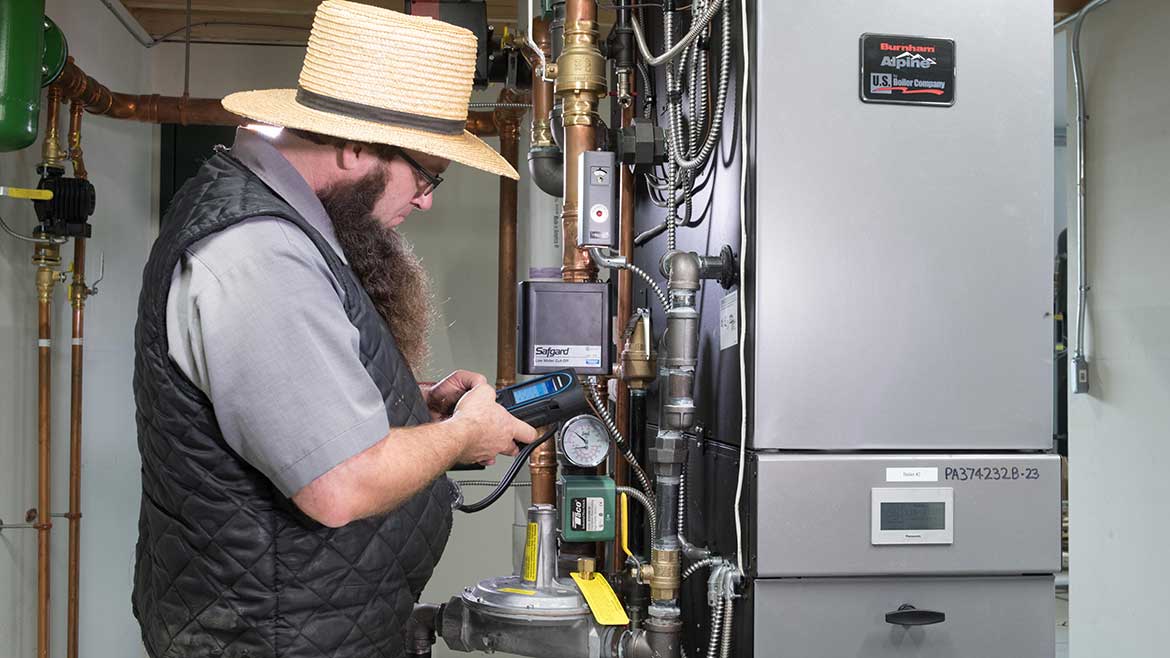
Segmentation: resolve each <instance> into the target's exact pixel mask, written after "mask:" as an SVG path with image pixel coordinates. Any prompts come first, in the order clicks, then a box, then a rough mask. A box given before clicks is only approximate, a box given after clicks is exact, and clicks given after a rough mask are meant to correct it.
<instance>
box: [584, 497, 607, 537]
mask: <svg viewBox="0 0 1170 658" xmlns="http://www.w3.org/2000/svg"><path fill="white" fill-rule="evenodd" d="M602 530H605V499H604V498H586V499H585V531H586V532H601V531H602Z"/></svg>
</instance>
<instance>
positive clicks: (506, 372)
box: [494, 89, 525, 388]
mask: <svg viewBox="0 0 1170 658" xmlns="http://www.w3.org/2000/svg"><path fill="white" fill-rule="evenodd" d="M499 100H500V102H501V103H511V102H519V101H523V100H525V98H524V96H523V95H521V94H518V93H516V92H514V91H512V90H509V89H505V90H503V91H501V92H500V98H499ZM494 114H495V124H496V128H497V131H498V132H499V134H500V154H501V155H503V156H504V159H505V160H507V161H508V163H509V164H511V165H512V167H513V168H516V167H519V163H520V122H521V119H522V118H523V116H524V115H523V113H522V112H518V111H516V110H508V109H497V110H496V111H495V112H494ZM517 197H518V186H517V184H516V181H514V180H512V179H511V178H508V177H507V176H500V243H499V250H500V262H499V267H498V269H497V272H498V275H497V282H496V283H497V292H496V294H497V299H498V303H499V304H498V306H499V307H498V309H497V312H496V388H503V387H504V386H511V385H512V384H515V383H516V207H517V203H518V199H517Z"/></svg>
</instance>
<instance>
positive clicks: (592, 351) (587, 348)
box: [532, 345, 601, 368]
mask: <svg viewBox="0 0 1170 658" xmlns="http://www.w3.org/2000/svg"><path fill="white" fill-rule="evenodd" d="M532 363H533V365H537V366H556V367H558V368H596V367H598V366H600V365H601V346H600V345H534V346H533V347H532Z"/></svg>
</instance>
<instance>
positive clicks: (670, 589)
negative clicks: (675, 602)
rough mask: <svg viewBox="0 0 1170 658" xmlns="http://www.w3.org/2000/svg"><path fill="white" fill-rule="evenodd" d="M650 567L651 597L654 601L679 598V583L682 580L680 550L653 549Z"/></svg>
mask: <svg viewBox="0 0 1170 658" xmlns="http://www.w3.org/2000/svg"><path fill="white" fill-rule="evenodd" d="M650 567H651V572H650V578H649V581H650V598H651V599H652V600H654V601H667V600H671V599H675V598H678V588H679V583H680V582H681V580H682V574H681V572H680V571H679V552H678V550H677V549H675V550H669V551H664V550H658V549H653V550H651V551H650Z"/></svg>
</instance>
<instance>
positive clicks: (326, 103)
mask: <svg viewBox="0 0 1170 658" xmlns="http://www.w3.org/2000/svg"><path fill="white" fill-rule="evenodd" d="M296 100H297V102H298V103H300V104H301V105H304V106H305V107H307V108H310V109H314V110H320V111H322V112H329V113H332V114H340V115H342V116H347V117H350V118H352V119H360V120H362V121H374V122H377V123H387V124H390V125H392V126H397V127H399V128H411V129H413V130H422V131H425V132H429V133H436V134H439V135H462V134H463V131H464V130H465V129H466V127H467V121H466V120H465V119H438V118H435V117H428V116H425V115H422V114H412V113H410V112H400V111H398V110H388V109H386V108H384V107H374V106H373V105H366V104H364V103H355V102H353V101H347V100H342V99H340V98H334V97H332V96H325V95H323V94H318V93H316V92H313V91H309V90H308V89H305V88H303V87H297V98H296Z"/></svg>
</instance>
